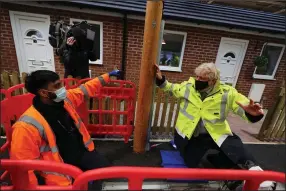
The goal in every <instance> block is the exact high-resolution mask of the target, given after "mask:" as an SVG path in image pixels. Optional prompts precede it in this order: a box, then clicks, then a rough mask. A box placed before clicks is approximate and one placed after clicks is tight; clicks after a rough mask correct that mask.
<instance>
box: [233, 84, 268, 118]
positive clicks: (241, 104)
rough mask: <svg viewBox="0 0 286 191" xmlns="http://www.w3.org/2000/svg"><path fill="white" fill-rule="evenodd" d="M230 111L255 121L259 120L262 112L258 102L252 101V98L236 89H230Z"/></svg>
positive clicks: (262, 114)
mask: <svg viewBox="0 0 286 191" xmlns="http://www.w3.org/2000/svg"><path fill="white" fill-rule="evenodd" d="M231 104H232V111H233V112H234V113H235V114H237V115H239V116H240V117H242V118H243V119H245V120H247V121H250V122H252V123H256V122H258V121H260V120H261V119H262V118H263V116H264V112H263V109H262V107H261V105H260V104H258V103H254V102H253V100H252V99H250V100H249V99H248V98H247V97H245V96H244V95H242V94H241V93H239V92H237V90H235V89H233V91H232V103H231Z"/></svg>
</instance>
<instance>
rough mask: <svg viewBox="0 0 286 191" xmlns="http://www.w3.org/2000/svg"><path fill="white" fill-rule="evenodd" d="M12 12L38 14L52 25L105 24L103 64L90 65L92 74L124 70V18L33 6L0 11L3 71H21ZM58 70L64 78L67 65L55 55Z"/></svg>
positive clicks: (3, 7) (8, 7)
mask: <svg viewBox="0 0 286 191" xmlns="http://www.w3.org/2000/svg"><path fill="white" fill-rule="evenodd" d="M9 10H12V11H21V12H29V13H37V14H45V15H50V19H51V22H53V21H56V20H57V19H58V18H59V17H60V19H62V20H64V21H65V22H67V23H69V22H70V18H75V19H85V20H93V21H100V22H103V52H104V55H103V65H94V64H91V65H90V69H91V70H92V75H93V76H97V75H100V74H102V73H104V72H107V71H110V70H112V69H113V67H114V66H115V65H117V66H119V67H120V64H121V51H122V19H121V18H117V17H108V16H99V15H92V14H86V13H76V14H75V12H71V11H59V10H53V9H43V8H34V7H30V6H22V5H12V4H6V3H5V4H4V3H3V4H2V8H1V11H0V13H1V14H0V19H1V25H0V26H1V30H0V31H1V40H0V43H1V44H0V45H1V71H2V70H7V71H12V70H18V62H17V56H16V50H15V45H14V40H13V34H12V28H11V23H10V17H9ZM55 68H56V72H58V73H59V74H60V75H61V76H63V75H64V68H63V65H62V64H60V62H59V57H58V56H56V55H55Z"/></svg>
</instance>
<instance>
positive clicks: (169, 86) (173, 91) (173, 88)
mask: <svg viewBox="0 0 286 191" xmlns="http://www.w3.org/2000/svg"><path fill="white" fill-rule="evenodd" d="M155 67H156V84H157V86H159V88H161V89H162V90H164V91H165V92H169V93H170V95H173V96H175V97H176V98H180V97H183V96H184V94H182V92H181V91H180V90H181V89H182V87H183V86H185V85H187V82H182V83H181V84H175V83H170V82H168V81H167V80H166V78H165V76H163V75H162V73H161V71H160V69H159V66H158V65H155Z"/></svg>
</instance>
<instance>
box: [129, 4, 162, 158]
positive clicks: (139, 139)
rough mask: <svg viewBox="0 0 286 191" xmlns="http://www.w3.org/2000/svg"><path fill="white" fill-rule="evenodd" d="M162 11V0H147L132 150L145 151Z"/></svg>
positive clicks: (136, 151)
mask: <svg viewBox="0 0 286 191" xmlns="http://www.w3.org/2000/svg"><path fill="white" fill-rule="evenodd" d="M162 13H163V1H162V0H152V1H151V0H149V1H147V3H146V16H145V28H144V42H143V51H142V59H141V68H140V80H139V92H138V100H137V111H136V122H135V131H134V142H133V151H134V152H135V153H143V152H145V145H146V139H147V130H148V125H149V120H151V119H149V113H150V109H151V104H152V91H153V86H154V77H155V67H154V64H155V63H157V55H158V54H159V52H158V45H159V43H158V41H159V37H160V27H161V21H162Z"/></svg>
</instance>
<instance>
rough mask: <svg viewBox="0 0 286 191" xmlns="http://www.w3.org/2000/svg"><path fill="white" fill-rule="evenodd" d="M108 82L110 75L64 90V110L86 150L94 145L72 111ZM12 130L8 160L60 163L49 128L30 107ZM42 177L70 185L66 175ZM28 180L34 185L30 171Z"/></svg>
mask: <svg viewBox="0 0 286 191" xmlns="http://www.w3.org/2000/svg"><path fill="white" fill-rule="evenodd" d="M108 82H109V75H108V74H104V75H102V76H99V77H98V78H95V79H92V80H90V81H88V82H86V83H85V84H82V85H80V86H79V87H78V88H75V89H70V90H67V98H66V100H65V101H64V108H65V109H66V110H67V112H68V113H69V114H70V116H71V117H72V119H73V120H74V122H75V125H76V127H77V128H78V130H79V132H80V133H81V134H82V137H83V142H84V144H85V147H86V148H87V149H88V150H89V151H93V150H94V144H93V141H92V140H91V137H90V135H89V133H88V131H87V129H86V127H85V125H84V123H83V122H82V120H81V119H80V117H79V115H78V114H77V112H76V109H75V108H76V107H78V106H79V105H80V104H82V103H83V102H84V100H85V99H86V98H87V97H88V96H95V93H96V92H97V91H98V90H99V88H101V87H102V86H104V85H105V84H107V83H108ZM12 128H13V134H12V142H11V150H10V158H11V159H18V160H45V161H54V162H61V163H63V160H62V158H61V156H60V154H59V151H58V147H57V145H56V139H55V135H54V133H53V131H52V129H51V128H50V126H49V124H48V122H47V121H46V120H45V118H44V117H43V116H42V115H41V114H40V113H39V112H38V111H37V110H36V109H35V108H34V107H33V106H31V107H30V108H29V109H28V110H27V111H25V113H24V114H23V115H22V116H21V117H20V118H19V120H18V121H17V122H16V123H15V124H14V125H13V127H12ZM41 175H42V176H43V177H44V178H45V181H46V184H47V185H61V186H67V185H70V184H71V178H70V177H69V176H67V175H63V174H59V173H55V172H41ZM29 181H30V183H31V184H33V185H37V184H38V182H37V178H36V176H35V174H34V172H33V171H29Z"/></svg>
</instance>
